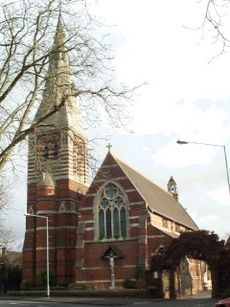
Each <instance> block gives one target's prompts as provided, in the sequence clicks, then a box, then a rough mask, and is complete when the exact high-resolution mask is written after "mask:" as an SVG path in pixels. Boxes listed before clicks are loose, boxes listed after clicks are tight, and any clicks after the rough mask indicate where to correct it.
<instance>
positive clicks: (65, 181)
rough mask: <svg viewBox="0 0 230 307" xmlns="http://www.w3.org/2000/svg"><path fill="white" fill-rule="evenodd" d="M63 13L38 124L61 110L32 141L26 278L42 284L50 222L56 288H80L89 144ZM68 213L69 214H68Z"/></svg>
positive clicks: (60, 17)
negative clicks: (81, 211) (81, 212)
mask: <svg viewBox="0 0 230 307" xmlns="http://www.w3.org/2000/svg"><path fill="white" fill-rule="evenodd" d="M68 50H69V49H68V48H67V45H66V37H65V31H64V25H63V21H62V16H61V13H59V17H58V22H57V27H56V31H55V35H54V40H53V43H52V44H51V46H50V54H49V67H48V72H47V76H46V83H45V88H44V92H43V96H42V101H41V104H40V106H39V108H38V111H37V114H36V116H35V120H38V119H41V118H43V117H44V116H45V115H47V113H49V112H50V111H51V110H53V109H54V108H55V107H58V108H57V112H56V113H54V114H52V115H51V116H49V117H47V119H46V120H45V121H42V123H41V124H40V126H39V127H37V129H36V130H35V131H34V133H32V134H31V135H30V137H29V155H28V198H27V212H28V213H32V214H36V217H35V216H28V217H27V223H26V229H27V231H26V234H25V241H24V248H23V259H24V260H23V262H24V265H23V276H24V278H25V279H26V280H30V281H31V283H33V284H34V283H36V281H37V276H39V274H40V273H41V272H42V271H43V270H44V269H45V263H46V247H45V245H44V242H45V241H44V238H45V235H44V233H45V232H44V231H45V228H44V219H42V218H37V216H38V215H40V216H43V217H44V216H47V217H48V219H47V222H48V223H49V248H50V250H51V251H52V252H51V253H50V258H49V264H50V267H51V268H52V270H53V271H54V272H55V279H56V280H55V282H56V284H69V283H72V282H74V280H75V279H74V278H75V275H74V274H75V271H74V270H72V269H71V271H70V270H69V268H68V266H69V267H70V268H74V266H75V250H76V234H77V223H78V215H77V209H78V206H79V203H80V200H81V199H82V195H84V194H85V193H86V190H87V183H88V182H87V146H86V144H87V140H86V137H85V136H84V130H83V125H82V121H81V117H80V112H79V109H78V106H77V101H76V99H75V96H74V85H73V81H72V76H71V67H70V60H69V55H68ZM63 208H64V210H63Z"/></svg>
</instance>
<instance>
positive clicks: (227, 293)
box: [221, 288, 230, 298]
mask: <svg viewBox="0 0 230 307" xmlns="http://www.w3.org/2000/svg"><path fill="white" fill-rule="evenodd" d="M221 297H223V298H226V297H230V288H226V289H225V290H223V292H222V294H221Z"/></svg>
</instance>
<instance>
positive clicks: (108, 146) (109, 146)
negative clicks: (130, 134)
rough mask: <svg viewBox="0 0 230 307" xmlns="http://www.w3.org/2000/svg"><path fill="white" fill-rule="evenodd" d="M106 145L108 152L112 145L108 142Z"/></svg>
mask: <svg viewBox="0 0 230 307" xmlns="http://www.w3.org/2000/svg"><path fill="white" fill-rule="evenodd" d="M106 147H107V148H108V151H109V152H110V149H111V147H112V145H111V144H110V143H108V145H107V146H106Z"/></svg>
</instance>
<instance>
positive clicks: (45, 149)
mask: <svg viewBox="0 0 230 307" xmlns="http://www.w3.org/2000/svg"><path fill="white" fill-rule="evenodd" d="M44 158H45V159H46V160H47V159H48V158H49V149H48V146H45V148H44Z"/></svg>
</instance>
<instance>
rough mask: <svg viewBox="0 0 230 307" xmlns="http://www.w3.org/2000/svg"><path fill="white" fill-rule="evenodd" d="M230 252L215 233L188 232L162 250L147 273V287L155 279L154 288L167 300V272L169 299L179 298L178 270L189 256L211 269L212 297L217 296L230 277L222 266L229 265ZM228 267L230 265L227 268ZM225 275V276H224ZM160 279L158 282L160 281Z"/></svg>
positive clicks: (154, 256) (153, 259)
mask: <svg viewBox="0 0 230 307" xmlns="http://www.w3.org/2000/svg"><path fill="white" fill-rule="evenodd" d="M229 255H230V253H229V250H226V246H225V242H224V241H223V240H219V238H218V236H217V235H216V234H215V233H212V232H209V231H205V230H199V231H193V232H185V233H182V234H181V235H180V237H179V238H177V239H172V242H171V244H170V245H169V246H167V247H164V248H162V249H161V250H159V251H158V253H156V254H155V255H153V257H152V260H151V267H150V270H149V272H148V273H147V275H146V276H147V284H149V283H150V281H151V280H152V277H153V276H157V277H158V278H155V281H154V282H155V287H156V288H157V292H158V295H159V296H161V297H162V296H163V297H164V293H163V292H164V291H165V289H163V280H164V278H165V274H166V273H165V272H167V275H168V292H169V295H168V296H169V297H170V298H175V297H177V291H176V290H177V289H176V286H177V284H178V283H177V280H176V277H175V276H176V274H175V273H176V271H177V270H178V267H179V266H180V265H181V261H182V259H184V258H185V257H189V258H190V259H196V260H201V261H204V262H205V263H206V264H207V265H208V267H209V270H210V273H211V280H212V296H213V297H215V296H218V293H219V292H220V288H223V286H224V285H223V282H224V280H223V279H225V282H226V278H227V279H228V278H229V277H230V272H228V268H226V267H223V263H225V264H226V263H228V264H229V263H230V262H229V261H230V256H229ZM227 267H229V265H228V266H227ZM223 272H224V273H223ZM157 279H158V280H157Z"/></svg>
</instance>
